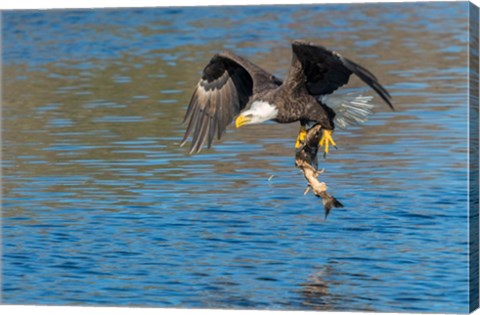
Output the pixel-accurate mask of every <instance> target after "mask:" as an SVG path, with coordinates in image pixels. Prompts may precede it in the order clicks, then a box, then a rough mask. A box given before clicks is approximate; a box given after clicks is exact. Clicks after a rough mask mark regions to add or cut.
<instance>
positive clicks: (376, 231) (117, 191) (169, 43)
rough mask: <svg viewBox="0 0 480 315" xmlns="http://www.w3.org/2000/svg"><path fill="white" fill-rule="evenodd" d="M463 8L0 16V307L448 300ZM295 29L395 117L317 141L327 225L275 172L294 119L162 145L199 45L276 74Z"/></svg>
mask: <svg viewBox="0 0 480 315" xmlns="http://www.w3.org/2000/svg"><path fill="white" fill-rule="evenodd" d="M467 16H468V6H467V4H466V3H423V4H368V5H320V6H277V7H271V6H262V7H215V8H168V9H167V8H163V9H161V8H159V9H119V10H113V9H111V10H69V11H10V12H4V13H3V26H4V28H3V43H4V45H3V71H4V73H3V91H4V97H3V119H2V125H3V145H2V148H3V152H2V153H3V209H2V212H3V213H2V214H3V287H2V288H3V302H4V303H8V304H50V305H141V306H156V307H194V308H197V307H200V308H204V307H209V308H257V309H305V310H311V309H314V310H366V311H394V312H401V311H417V312H423V311H428V312H456V313H459V312H466V311H467V310H468V294H467V292H468V291H467V290H468V247H467V246H468V234H467V233H468V224H467V181H466V178H467V141H466V139H467V131H468V129H467V124H466V121H467V70H468V68H467V66H468V65H467V43H468V38H467V29H468V24H467ZM293 39H306V40H311V41H314V42H316V43H320V44H323V45H326V46H328V47H330V48H332V49H335V50H337V51H340V52H342V53H343V54H344V55H345V56H347V57H350V58H352V59H354V60H357V61H359V62H360V63H361V64H363V65H365V66H367V67H368V68H370V69H371V70H372V71H373V72H374V73H376V74H377V75H378V76H379V77H380V79H381V81H382V82H383V83H384V84H385V86H386V87H387V89H388V90H389V91H390V92H391V94H392V96H393V98H394V103H395V104H396V106H397V108H398V110H397V111H396V112H390V111H389V110H388V109H387V107H386V106H380V107H378V109H377V113H376V115H375V116H374V117H373V118H372V119H371V120H370V121H369V122H368V123H367V124H366V125H364V126H361V127H356V128H351V129H349V130H346V131H337V132H336V133H335V140H336V142H337V143H338V144H339V150H337V151H333V152H332V153H331V154H330V155H329V157H328V159H327V160H326V161H321V167H324V168H326V173H325V174H324V175H321V176H322V177H321V178H322V180H324V181H325V182H327V183H328V185H329V187H330V191H331V192H332V193H333V194H334V195H335V196H336V197H337V198H338V199H339V200H340V201H342V203H344V204H345V208H344V209H334V210H333V211H332V213H331V215H330V217H329V218H328V220H327V221H324V220H323V207H322V205H321V202H320V200H318V199H316V198H315V197H313V196H312V195H308V196H303V190H304V188H305V180H304V178H303V176H302V175H301V174H300V173H299V172H298V170H296V169H295V168H294V167H293V163H294V160H293V154H294V152H293V145H294V140H295V137H296V133H297V132H298V125H296V124H292V125H282V126H280V125H276V124H267V125H261V126H251V127H250V126H248V127H245V128H242V129H240V130H234V128H230V129H229V131H228V133H227V135H226V136H225V137H224V139H223V140H222V141H221V142H217V143H216V144H215V146H214V148H213V149H211V150H206V151H203V152H202V154H200V155H195V156H188V155H187V154H186V149H185V148H179V146H178V143H179V141H180V139H181V137H182V135H183V132H184V126H182V125H181V120H182V118H183V114H184V111H185V109H186V106H187V104H188V101H189V98H190V96H191V93H192V90H193V88H194V86H195V84H196V81H197V80H198V77H199V73H200V71H201V70H202V68H203V67H204V66H205V64H206V63H207V62H208V60H209V58H210V57H211V56H212V55H213V54H214V53H215V52H217V51H219V50H222V49H232V50H234V51H235V52H237V53H239V54H242V55H244V56H246V57H248V58H250V59H252V60H253V61H255V62H256V63H258V64H259V65H261V66H263V67H264V68H266V69H267V70H270V71H272V72H274V73H275V74H276V75H278V76H283V75H285V74H286V71H287V69H288V66H289V63H290V58H291V57H290V56H291V53H290V47H289V42H291V41H292V40H293ZM350 83H351V84H350V87H351V88H352V89H356V88H360V87H362V86H363V85H362V84H361V82H360V81H359V80H358V79H353V80H351V82H350ZM272 175H273V178H272V180H271V181H269V180H268V179H269V178H270V177H271V176H272Z"/></svg>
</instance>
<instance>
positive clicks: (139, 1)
mask: <svg viewBox="0 0 480 315" xmlns="http://www.w3.org/2000/svg"><path fill="white" fill-rule="evenodd" d="M434 1H436V2H440V1H441V2H447V1H452V0H434ZM453 1H461V0H453ZM368 2H427V1H426V0H417V1H415V0H403V1H402V0H382V1H378V0H243V1H242V0H220V1H218V0H217V1H215V0H198V1H195V0H176V1H174V2H167V1H161V0H82V1H73V0H63V1H62V0H10V1H9V0H7V1H1V3H0V10H2V9H66V8H122V7H127V8H128V7H132V8H133V7H169V6H205V5H255V4H270V5H272V4H312V3H368ZM462 2H464V1H462ZM471 2H473V3H474V4H476V5H477V6H480V5H479V3H480V0H472V1H471Z"/></svg>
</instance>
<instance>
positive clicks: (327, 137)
mask: <svg viewBox="0 0 480 315" xmlns="http://www.w3.org/2000/svg"><path fill="white" fill-rule="evenodd" d="M332 132H333V130H326V129H323V136H322V139H320V142H319V145H320V146H321V147H323V146H325V151H324V152H325V154H328V151H329V145H330V144H331V145H332V146H334V147H335V148H336V147H337V144H336V143H335V141H333V138H332Z"/></svg>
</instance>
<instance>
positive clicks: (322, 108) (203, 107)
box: [181, 41, 393, 153]
mask: <svg viewBox="0 0 480 315" xmlns="http://www.w3.org/2000/svg"><path fill="white" fill-rule="evenodd" d="M292 51H293V58H292V64H291V67H290V70H289V72H288V75H287V78H286V79H285V81H284V82H282V81H281V80H279V79H277V78H276V77H275V76H273V75H272V74H270V73H268V72H267V71H265V70H263V69H262V68H260V67H259V66H257V65H255V64H253V63H252V62H250V61H248V60H247V59H245V58H242V57H240V56H237V55H235V54H233V53H232V52H223V53H220V54H217V55H215V56H214V57H213V58H212V59H211V60H210V62H209V64H208V65H207V66H206V67H205V69H204V70H203V74H202V78H201V79H200V81H199V82H198V84H197V87H196V89H195V91H194V93H193V96H192V99H191V101H190V104H189V107H188V110H187V112H186V114H185V118H184V121H185V122H187V121H188V126H187V130H186V132H185V136H184V138H183V140H182V142H181V145H182V146H183V145H184V144H185V143H186V142H187V141H188V138H189V137H190V136H192V145H191V148H190V153H197V152H200V150H201V149H202V147H203V146H204V145H205V143H207V145H208V147H210V146H211V144H212V141H213V138H214V137H215V136H217V138H218V139H220V138H221V136H222V134H223V133H224V132H225V130H226V128H227V126H228V125H229V124H230V123H231V122H232V121H233V119H234V118H235V116H237V115H238V114H239V113H240V112H241V111H242V110H243V109H245V108H248V107H249V106H250V104H252V103H253V102H255V101H263V102H267V103H269V104H272V105H275V106H276V107H277V109H278V115H277V117H276V118H275V119H274V121H276V122H279V123H291V122H296V121H300V122H301V123H302V124H306V123H308V122H315V123H319V124H321V125H322V127H323V128H326V129H331V130H332V129H334V123H333V118H334V116H335V112H334V111H333V110H332V109H331V108H329V107H328V106H326V105H325V104H322V103H321V102H320V101H319V100H318V99H319V97H320V96H322V95H326V94H330V93H333V92H334V91H335V90H336V89H338V88H339V87H341V86H342V85H345V84H347V83H348V80H349V78H350V76H351V74H355V75H357V76H358V77H359V78H360V79H361V80H363V81H364V82H365V83H366V84H368V85H369V86H370V87H371V88H372V89H374V90H375V91H376V92H377V93H378V94H379V95H380V97H381V98H382V99H383V100H384V101H385V102H386V103H387V104H388V105H389V106H390V107H391V108H392V109H393V105H392V103H391V101H390V95H389V93H388V92H387V91H386V90H385V88H383V87H382V86H381V85H380V83H378V80H377V78H376V77H375V76H374V75H373V74H372V73H371V72H370V71H368V70H367V69H365V68H363V67H362V66H360V65H358V64H356V63H354V62H353V61H351V60H348V59H346V58H344V57H342V56H340V55H339V54H338V53H335V52H332V51H329V50H327V49H325V48H323V47H321V46H316V45H313V44H309V43H305V42H301V41H295V42H294V43H293V44H292Z"/></svg>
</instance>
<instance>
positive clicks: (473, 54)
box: [468, 2, 479, 312]
mask: <svg viewBox="0 0 480 315" xmlns="http://www.w3.org/2000/svg"><path fill="white" fill-rule="evenodd" d="M478 18H479V8H478V7H477V6H476V5H475V4H473V3H472V2H470V3H469V38H468V39H469V41H468V44H469V49H468V66H469V72H468V85H469V86H468V90H469V95H468V102H469V104H468V105H469V110H468V113H469V114H468V126H469V137H468V138H469V141H468V145H469V151H468V152H469V156H468V161H469V165H468V167H469V171H468V178H469V179H468V185H469V196H468V197H469V198H468V208H469V311H470V312H473V311H475V310H476V309H477V308H478V307H479V254H478V251H479V231H478V230H479V202H478V200H479V191H478V190H479V165H478V163H479V154H478V143H479V141H478V140H479V127H478V123H479V120H478V112H479V92H478V86H479V85H478V84H479V56H478V52H479V48H478V44H479V42H478V37H479V21H478Z"/></svg>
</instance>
